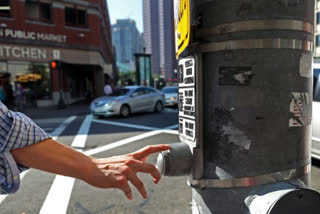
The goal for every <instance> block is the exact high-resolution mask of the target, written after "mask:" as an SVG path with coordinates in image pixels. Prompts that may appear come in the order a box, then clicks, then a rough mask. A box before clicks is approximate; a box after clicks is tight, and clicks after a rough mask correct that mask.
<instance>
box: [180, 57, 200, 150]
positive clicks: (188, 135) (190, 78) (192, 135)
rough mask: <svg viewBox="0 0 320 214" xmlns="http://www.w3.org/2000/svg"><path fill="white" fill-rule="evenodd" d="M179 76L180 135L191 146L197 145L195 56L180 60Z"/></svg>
mask: <svg viewBox="0 0 320 214" xmlns="http://www.w3.org/2000/svg"><path fill="white" fill-rule="evenodd" d="M178 77H179V94H178V96H179V137H180V140H181V141H182V142H185V143H187V144H189V146H190V147H196V122H195V120H196V89H195V86H196V84H195V83H196V76H195V60H194V58H193V57H186V58H183V59H180V60H179V63H178Z"/></svg>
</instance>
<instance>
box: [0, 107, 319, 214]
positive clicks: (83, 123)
mask: <svg viewBox="0 0 320 214" xmlns="http://www.w3.org/2000/svg"><path fill="white" fill-rule="evenodd" d="M36 122H37V123H38V124H39V125H40V126H41V127H44V128H45V129H46V130H47V131H48V132H50V133H51V134H52V135H53V137H55V138H57V139H58V141H60V142H63V143H65V144H66V145H69V146H73V147H74V148H76V149H79V150H82V151H84V152H87V154H90V155H92V156H94V157H109V156H113V155H119V154H124V153H129V152H132V151H135V150H137V149H140V148H142V147H144V146H145V145H150V144H161V143H175V142H178V141H179V139H178V135H177V131H176V130H177V122H178V118H177V110H176V109H168V110H165V111H164V112H162V113H147V114H138V115H134V116H132V117H130V118H118V117H115V118H108V119H106V118H100V119H97V118H92V117H91V116H90V115H82V116H77V117H69V118H68V117H66V118H61V117H59V118H50V119H45V118H43V119H37V120H36ZM168 130H171V131H168ZM79 136H80V137H79ZM83 136H84V137H83ZM81 142H82V144H81ZM155 161H156V155H154V156H151V157H150V159H149V162H152V163H155ZM319 167H320V161H314V162H313V167H312V176H311V178H312V183H311V185H312V187H313V188H315V189H317V190H318V191H320V168H319ZM139 176H140V177H141V179H142V180H143V181H144V182H145V184H146V187H147V191H148V196H149V197H148V199H147V200H144V199H142V197H141V196H140V195H139V193H138V192H137V191H136V190H135V189H134V188H133V191H134V199H133V200H132V201H128V200H127V199H126V197H125V196H124V194H123V193H122V192H121V191H119V190H110V189H108V190H105V189H97V188H94V187H91V186H89V185H88V184H86V183H84V182H82V181H79V180H74V179H71V178H66V177H63V176H56V175H53V174H50V173H46V172H41V171H38V170H34V169H32V170H29V171H27V172H26V173H23V174H22V184H21V188H20V190H19V191H18V192H17V193H16V194H13V195H8V196H0V213H1V214H2V213H3V214H7V213H8V214H11V213H12V214H36V213H40V214H51V213H54V214H60V213H68V214H73V213H77V214H104V213H106V214H112V213H114V214H121V213H125V214H127V213H128V214H131V213H132V214H133V213H134V214H150V213H152V214H157V213H159V214H160V213H161V214H167V213H168V214H179V213H181V214H186V213H191V209H190V201H191V190H190V188H189V187H188V186H187V184H186V181H187V178H186V177H174V178H167V177H163V178H162V179H161V181H160V183H159V184H157V185H155V184H154V183H153V181H152V178H151V177H150V176H148V175H144V174H139Z"/></svg>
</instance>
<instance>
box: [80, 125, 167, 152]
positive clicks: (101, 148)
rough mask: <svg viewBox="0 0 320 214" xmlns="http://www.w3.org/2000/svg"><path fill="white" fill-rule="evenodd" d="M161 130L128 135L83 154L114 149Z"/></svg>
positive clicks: (158, 132)
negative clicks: (132, 135) (125, 137)
mask: <svg viewBox="0 0 320 214" xmlns="http://www.w3.org/2000/svg"><path fill="white" fill-rule="evenodd" d="M162 132H163V130H156V131H151V132H147V133H144V134H141V135H137V136H134V137H130V138H127V139H123V140H119V141H117V142H114V143H110V144H108V145H105V146H101V147H99V148H95V149H91V150H88V151H85V152H84V154H85V155H88V156H90V155H94V154H97V153H100V152H104V151H107V150H110V149H114V148H116V147H120V146H124V145H126V144H129V143H133V142H135V141H138V140H142V139H144V138H148V137H151V136H154V135H157V134H161V133H162Z"/></svg>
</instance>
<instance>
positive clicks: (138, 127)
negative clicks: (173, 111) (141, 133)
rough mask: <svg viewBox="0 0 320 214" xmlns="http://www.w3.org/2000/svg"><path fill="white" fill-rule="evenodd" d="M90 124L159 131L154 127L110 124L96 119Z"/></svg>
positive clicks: (118, 123)
mask: <svg viewBox="0 0 320 214" xmlns="http://www.w3.org/2000/svg"><path fill="white" fill-rule="evenodd" d="M92 122H95V123H102V124H107V125H114V126H122V127H127V128H134V129H143V130H150V131H154V130H158V129H159V128H154V127H149V126H140V125H135V124H129V123H120V122H111V121H105V120H97V119H94V120H92Z"/></svg>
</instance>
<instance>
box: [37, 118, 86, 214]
mask: <svg viewBox="0 0 320 214" xmlns="http://www.w3.org/2000/svg"><path fill="white" fill-rule="evenodd" d="M91 121H92V116H91V115H88V116H87V117H86V119H85V120H84V121H83V123H82V125H81V127H80V129H79V131H78V133H77V135H76V137H75V138H74V140H73V142H72V144H71V146H72V147H77V148H84V147H85V143H86V140H87V136H88V133H89V129H90V125H91ZM78 151H82V150H80V149H79V150H78ZM74 181H75V179H74V178H70V177H66V176H61V175H57V176H56V177H55V179H54V181H53V183H52V185H51V188H50V190H49V192H48V195H47V197H46V199H45V201H44V203H43V205H42V207H41V210H40V212H39V213H40V214H57V213H59V214H63V213H67V209H68V205H69V201H70V197H71V193H72V189H73V185H74Z"/></svg>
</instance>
